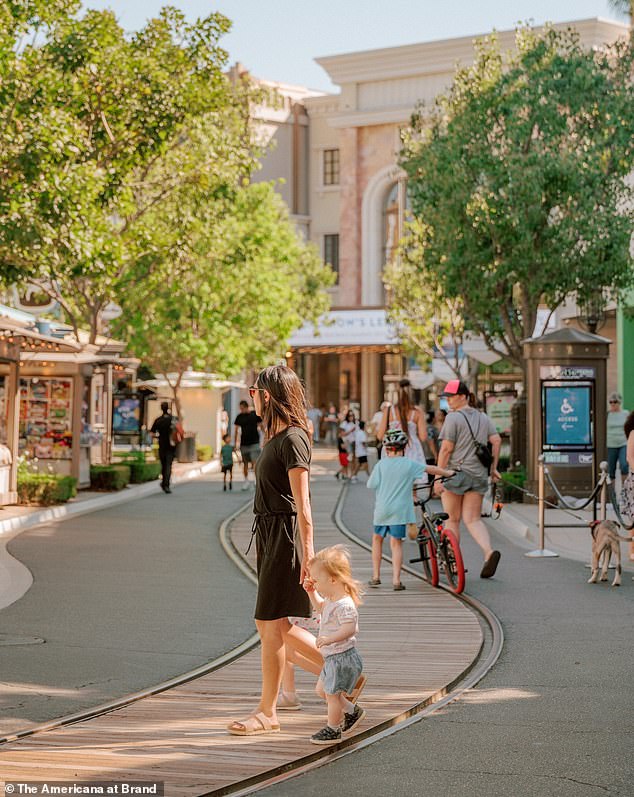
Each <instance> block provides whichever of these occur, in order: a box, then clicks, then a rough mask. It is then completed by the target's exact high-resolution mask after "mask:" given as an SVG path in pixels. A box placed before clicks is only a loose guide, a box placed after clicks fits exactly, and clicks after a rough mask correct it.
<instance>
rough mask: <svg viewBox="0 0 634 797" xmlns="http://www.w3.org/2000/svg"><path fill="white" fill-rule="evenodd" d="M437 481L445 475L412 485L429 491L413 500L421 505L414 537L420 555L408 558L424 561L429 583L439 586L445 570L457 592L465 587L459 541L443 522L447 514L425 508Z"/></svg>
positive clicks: (454, 590) (452, 587) (424, 570)
mask: <svg viewBox="0 0 634 797" xmlns="http://www.w3.org/2000/svg"><path fill="white" fill-rule="evenodd" d="M437 481H444V479H439V478H435V479H432V480H431V481H430V482H429V483H428V484H425V485H423V486H422V487H415V488H414V489H415V490H427V491H428V495H427V497H426V498H417V499H416V500H415V501H414V504H415V505H416V506H419V507H420V508H421V509H422V512H423V522H422V523H421V525H420V528H419V530H418V536H417V537H416V542H417V543H418V548H419V550H420V556H418V557H416V558H415V559H410V560H409V561H410V562H411V563H414V562H422V563H423V572H424V574H425V579H426V581H428V582H429V583H430V584H431V585H432V587H437V586H438V584H439V581H440V573H444V575H445V577H446V579H447V581H448V582H449V587H450V589H451V590H452V592H455V593H456V595H459V594H460V593H461V592H462V591H463V589H464V587H465V569H464V562H463V560H462V552H461V550H460V543H459V542H458V540H457V538H456V535H455V534H454V533H453V531H450V530H449V529H446V528H445V527H444V525H443V524H444V522H445V521H446V520H447V518H448V517H449V515H448V514H447V513H446V512H437V513H435V514H431V513H430V512H429V511H428V509H427V504H428V503H429V502H430V501H431V499H432V491H433V486H434V482H437Z"/></svg>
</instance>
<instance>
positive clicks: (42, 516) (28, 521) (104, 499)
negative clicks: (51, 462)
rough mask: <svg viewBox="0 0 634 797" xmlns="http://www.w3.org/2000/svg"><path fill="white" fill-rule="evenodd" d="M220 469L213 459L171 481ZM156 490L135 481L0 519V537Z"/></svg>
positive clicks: (151, 484) (154, 484) (155, 486)
mask: <svg viewBox="0 0 634 797" xmlns="http://www.w3.org/2000/svg"><path fill="white" fill-rule="evenodd" d="M218 471H220V462H219V461H217V460H213V461H212V462H205V463H204V464H203V465H200V466H199V467H197V468H192V469H191V470H189V471H187V473H185V474H184V475H183V476H178V477H176V478H173V479H172V484H183V483H184V482H187V481H189V480H190V479H197V478H199V477H200V476H203V475H204V474H206V473H216V472H218ZM158 489H159V485H158V480H157V481H151V482H146V483H145V484H138V485H136V486H134V487H126V488H125V489H124V490H121V491H120V492H117V493H109V494H108V495H104V496H99V497H98V498H89V499H88V500H86V501H80V502H78V503H76V504H59V505H58V506H53V507H49V508H48V509H42V510H40V511H39V512H33V513H32V514H30V515H24V516H23V517H13V518H8V519H7V520H2V521H0V537H3V536H5V535H8V534H11V532H14V531H22V530H24V529H28V528H31V527H32V526H39V525H40V524H42V523H50V522H51V521H54V520H63V519H64V518H67V517H75V516H77V515H84V514H87V513H88V512H97V511H99V510H100V509H106V508H107V507H109V506H115V505H116V504H123V503H125V502H126V501H133V500H135V499H136V498H143V497H144V496H146V495H151V494H152V493H154V492H157V491H158Z"/></svg>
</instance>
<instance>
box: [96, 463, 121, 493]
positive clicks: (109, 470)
mask: <svg viewBox="0 0 634 797" xmlns="http://www.w3.org/2000/svg"><path fill="white" fill-rule="evenodd" d="M129 482H130V466H129V465H91V466H90V487H91V488H92V489H93V490H123V488H124V487H125V486H126V485H127V484H128V483H129Z"/></svg>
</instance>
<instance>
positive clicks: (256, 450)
mask: <svg viewBox="0 0 634 797" xmlns="http://www.w3.org/2000/svg"><path fill="white" fill-rule="evenodd" d="M261 423H262V418H260V416H259V415H256V414H255V412H254V410H251V409H249V405H248V403H247V402H246V401H241V402H240V413H239V415H237V416H236V419H235V421H234V422H233V424H234V425H233V430H234V431H233V444H234V446H235V448H236V449H238V448H239V449H240V455H241V457H242V469H243V471H244V484H243V485H242V489H243V490H248V489H249V463H251V470H253V471H254V472H255V462H256V460H257V458H258V457H259V456H260V424H261Z"/></svg>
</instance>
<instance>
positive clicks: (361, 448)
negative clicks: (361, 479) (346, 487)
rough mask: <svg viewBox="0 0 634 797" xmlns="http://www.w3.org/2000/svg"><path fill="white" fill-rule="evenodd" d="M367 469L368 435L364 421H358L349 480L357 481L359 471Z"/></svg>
mask: <svg viewBox="0 0 634 797" xmlns="http://www.w3.org/2000/svg"><path fill="white" fill-rule="evenodd" d="M361 470H363V471H365V472H366V474H368V475H369V471H368V436H367V434H366V431H365V421H359V423H358V424H357V429H356V431H355V433H354V465H353V468H352V478H351V479H350V481H352V482H356V481H358V475H359V471H361Z"/></svg>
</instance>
